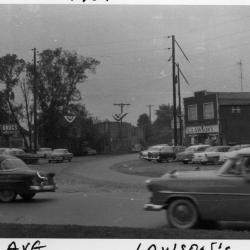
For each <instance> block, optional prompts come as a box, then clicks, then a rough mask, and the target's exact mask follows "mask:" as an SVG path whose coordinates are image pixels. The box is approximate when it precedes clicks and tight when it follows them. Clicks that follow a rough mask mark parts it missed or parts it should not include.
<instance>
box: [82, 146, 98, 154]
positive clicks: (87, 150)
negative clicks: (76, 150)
mask: <svg viewBox="0 0 250 250" xmlns="http://www.w3.org/2000/svg"><path fill="white" fill-rule="evenodd" d="M83 154H84V155H96V154H97V152H96V150H95V149H93V148H91V147H86V148H85V149H84V150H83Z"/></svg>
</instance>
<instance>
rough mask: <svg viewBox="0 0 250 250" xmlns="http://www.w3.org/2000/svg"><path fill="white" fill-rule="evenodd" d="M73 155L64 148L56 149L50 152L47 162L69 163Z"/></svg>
mask: <svg viewBox="0 0 250 250" xmlns="http://www.w3.org/2000/svg"><path fill="white" fill-rule="evenodd" d="M72 158H73V154H72V153H70V152H69V151H68V149H66V148H57V149H54V150H53V151H52V153H51V154H50V156H49V158H48V162H49V163H50V162H53V161H55V162H63V161H64V160H67V161H69V162H70V161H71V160H72Z"/></svg>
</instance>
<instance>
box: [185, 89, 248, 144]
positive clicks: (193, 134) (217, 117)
mask: <svg viewBox="0 0 250 250" xmlns="http://www.w3.org/2000/svg"><path fill="white" fill-rule="evenodd" d="M184 112H185V115H184V120H185V141H186V144H187V145H189V144H196V143H213V144H243V143H250V92H207V91H205V90H204V91H198V92H195V93H194V96H192V97H188V98H184Z"/></svg>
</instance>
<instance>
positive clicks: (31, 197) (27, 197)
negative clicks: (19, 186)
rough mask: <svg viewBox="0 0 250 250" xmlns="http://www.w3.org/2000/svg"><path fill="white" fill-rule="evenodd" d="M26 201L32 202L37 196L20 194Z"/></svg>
mask: <svg viewBox="0 0 250 250" xmlns="http://www.w3.org/2000/svg"><path fill="white" fill-rule="evenodd" d="M19 195H20V196H21V197H22V199H23V200H24V201H31V200H32V199H33V197H34V196H35V194H19Z"/></svg>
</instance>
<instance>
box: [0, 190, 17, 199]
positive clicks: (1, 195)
mask: <svg viewBox="0 0 250 250" xmlns="http://www.w3.org/2000/svg"><path fill="white" fill-rule="evenodd" d="M16 195H17V194H16V192H14V191H12V190H2V191H0V201H2V202H11V201H14V200H15V199H16Z"/></svg>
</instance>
